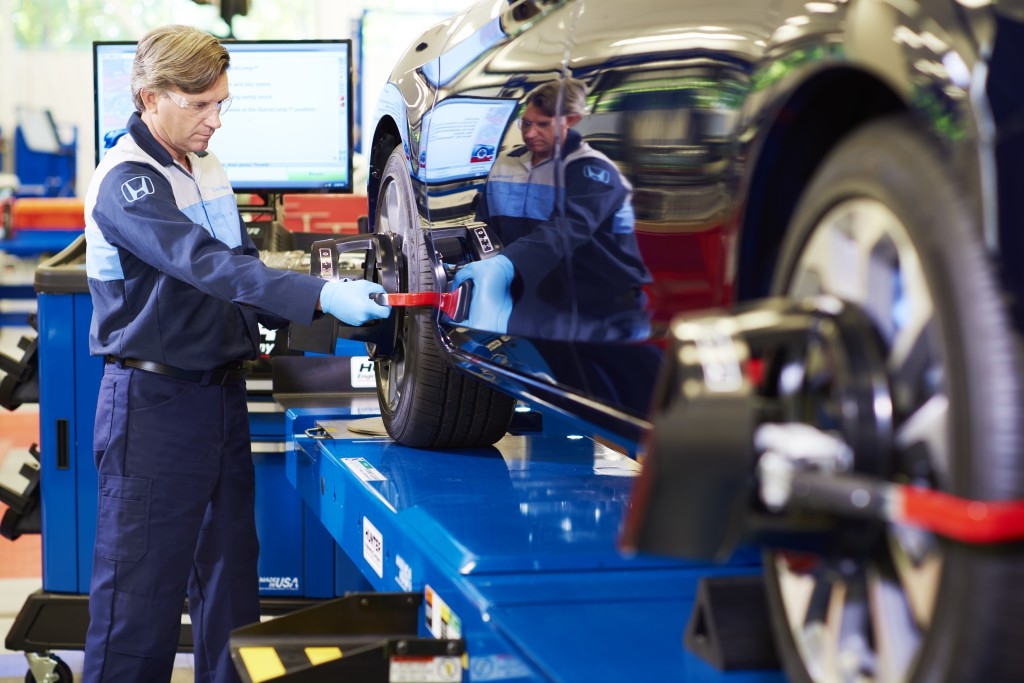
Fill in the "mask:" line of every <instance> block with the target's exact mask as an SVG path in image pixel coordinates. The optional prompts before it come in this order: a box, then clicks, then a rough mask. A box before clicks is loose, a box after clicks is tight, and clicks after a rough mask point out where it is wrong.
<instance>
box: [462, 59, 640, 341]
mask: <svg viewBox="0 0 1024 683" xmlns="http://www.w3.org/2000/svg"><path fill="white" fill-rule="evenodd" d="M560 91H561V92H560ZM525 105H526V106H525V109H524V111H523V114H522V117H521V118H520V120H519V126H520V128H521V130H522V134H523V142H524V143H525V144H524V146H522V147H517V148H516V149H514V150H512V151H511V152H510V153H508V154H505V155H502V156H501V157H499V158H498V160H497V161H496V162H495V164H494V166H493V168H492V169H491V172H490V175H489V176H488V179H487V184H486V186H485V187H484V189H483V191H482V193H481V195H480V197H479V198H478V204H477V218H478V219H479V220H482V221H484V222H486V223H488V224H489V225H490V226H491V227H492V228H493V229H494V230H495V232H496V234H497V236H498V237H499V239H500V240H501V242H502V243H503V244H504V245H505V247H504V250H503V251H502V253H501V254H500V255H499V256H496V257H493V258H490V259H486V260H484V261H478V262H474V263H471V264H469V265H467V266H466V267H465V268H463V269H462V270H461V271H459V273H458V274H457V275H456V278H455V285H456V286H457V285H458V284H459V283H461V282H462V281H463V280H466V279H472V280H473V281H474V285H475V288H476V289H475V290H474V295H473V304H475V306H471V307H470V316H469V319H468V321H467V324H468V325H469V326H470V327H477V328H480V329H487V330H490V331H494V332H502V333H504V332H509V333H511V334H516V335H525V336H537V337H547V338H573V339H588V340H594V341H597V340H609V339H630V338H637V337H643V336H645V335H646V333H647V328H648V317H647V314H646V313H645V311H644V304H645V302H646V297H645V295H644V294H643V292H642V290H641V287H642V286H643V285H644V284H645V283H647V282H649V281H650V275H649V274H648V272H647V268H646V267H645V266H644V263H643V260H642V259H641V257H640V251H639V249H638V247H637V242H636V236H635V235H634V233H633V223H634V219H633V207H632V204H631V195H632V187H631V186H630V184H629V182H628V181H627V180H626V179H625V178H623V177H622V175H621V174H620V173H619V171H618V169H617V168H616V167H615V165H614V164H613V163H612V162H611V161H610V160H609V159H608V158H607V157H606V156H605V155H604V154H602V153H601V152H599V151H597V150H595V149H593V148H591V147H590V145H588V144H587V143H586V142H584V141H583V139H582V137H581V135H580V134H579V133H578V132H577V131H575V130H573V129H572V127H573V126H574V125H576V124H577V123H579V121H580V120H581V118H582V116H583V113H584V111H585V106H586V89H585V86H584V84H583V83H582V82H581V81H579V80H576V79H571V78H570V79H566V80H565V81H557V80H556V81H551V82H548V83H545V84H544V85H541V86H540V87H538V88H536V89H535V90H533V91H531V92H530V93H529V94H528V95H527V97H526V99H525ZM560 112H561V113H560ZM559 113H560V115H559ZM560 139H561V140H564V144H562V146H561V149H560V150H559V149H558V141H559V140H560ZM560 162H561V163H560ZM474 309H475V310H474ZM573 313H575V315H573Z"/></svg>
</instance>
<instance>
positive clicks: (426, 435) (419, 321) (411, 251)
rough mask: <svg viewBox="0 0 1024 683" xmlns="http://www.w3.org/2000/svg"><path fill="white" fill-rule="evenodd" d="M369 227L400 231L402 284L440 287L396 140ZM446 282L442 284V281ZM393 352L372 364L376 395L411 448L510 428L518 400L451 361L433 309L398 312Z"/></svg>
mask: <svg viewBox="0 0 1024 683" xmlns="http://www.w3.org/2000/svg"><path fill="white" fill-rule="evenodd" d="M374 231H375V232H379V233H385V232H393V233H396V234H398V235H400V237H401V245H402V246H401V249H402V256H403V258H402V261H403V263H404V264H405V267H404V269H403V273H402V274H401V275H400V281H401V282H400V287H401V290H402V291H406V292H417V291H435V290H437V291H440V290H441V288H440V287H438V285H437V282H436V281H437V278H438V277H443V276H438V275H436V274H435V271H434V265H433V263H432V262H431V259H430V255H429V253H428V251H427V243H426V239H425V235H424V231H423V229H422V227H421V225H420V219H419V213H418V211H417V205H416V197H415V194H414V193H413V187H412V182H411V180H410V178H409V164H408V162H407V161H406V158H405V153H404V151H403V149H402V148H401V147H398V148H396V149H395V151H394V152H392V154H391V156H390V157H389V158H388V161H387V164H386V165H385V166H384V173H383V175H382V178H381V184H380V193H379V195H378V200H377V213H376V216H375V217H374ZM442 284H444V283H442ZM398 315H399V319H398V339H397V342H396V344H395V350H394V353H393V354H391V355H390V356H389V357H388V358H384V359H382V360H380V361H379V362H378V363H377V364H376V376H377V397H378V399H379V400H380V407H381V417H382V419H383V421H384V426H385V427H386V428H387V431H388V434H389V435H390V436H391V438H393V439H394V440H395V441H397V442H398V443H400V444H403V445H405V446H412V447H415V448H432V449H440V448H478V447H482V446H490V445H493V444H494V443H495V442H497V441H498V440H499V439H501V438H502V437H503V436H504V435H505V433H506V432H507V431H508V426H509V423H510V422H511V420H512V413H513V409H514V408H515V401H514V400H513V399H512V398H511V397H509V396H507V395H505V394H502V393H500V392H497V391H495V390H493V389H491V388H490V387H489V386H487V385H486V384H484V383H482V382H480V381H478V380H475V379H473V378H471V377H469V376H468V375H465V374H463V373H461V372H459V371H458V370H456V369H455V368H453V367H452V366H451V364H450V363H449V362H448V360H447V358H446V357H445V354H444V352H443V349H442V348H441V346H440V344H439V341H438V336H437V329H438V327H437V315H438V314H437V311H435V310H434V309H432V308H408V309H404V310H402V311H400V312H399V314H398Z"/></svg>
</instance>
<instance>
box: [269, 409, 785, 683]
mask: <svg viewBox="0 0 1024 683" xmlns="http://www.w3.org/2000/svg"><path fill="white" fill-rule="evenodd" d="M287 422H288V425H289V428H288V431H289V433H290V434H291V436H290V437H289V447H288V452H287V454H286V458H287V464H286V471H287V476H288V478H289V480H290V481H291V482H292V484H293V485H294V486H295V488H296V489H297V490H298V491H299V493H300V494H301V496H302V498H303V499H304V500H305V501H306V503H307V504H308V505H309V506H310V507H311V508H312V510H313V512H314V514H315V515H316V516H318V517H319V518H320V520H321V522H322V523H323V524H324V526H325V527H326V529H327V530H328V531H329V532H330V534H331V535H332V536H333V537H334V539H335V540H336V541H337V542H338V544H339V545H340V547H341V548H342V550H343V551H344V552H345V553H346V554H347V555H348V556H349V557H350V558H351V559H352V560H353V562H354V563H355V564H356V565H357V567H358V568H359V569H360V570H361V571H362V573H363V574H364V576H365V577H366V578H367V579H368V580H369V582H370V583H371V584H372V585H373V587H374V589H375V590H376V591H381V592H405V593H415V594H420V595H422V597H423V607H422V608H421V609H420V617H419V625H418V629H417V630H418V635H419V636H420V637H430V636H433V637H434V638H461V639H464V640H465V645H466V652H467V653H468V657H466V658H465V659H464V660H463V665H462V666H463V668H464V671H463V677H462V678H461V679H458V680H468V681H492V680H502V681H556V682H570V681H573V682H574V681H588V682H595V681H679V682H711V681H723V682H725V681H737V682H740V681H742V682H748V681H749V682H753V681H761V682H769V681H770V682H773V683H774V682H779V683H781V682H782V681H784V678H783V676H782V674H781V673H780V672H778V671H774V670H771V671H739V672H723V671H719V670H718V669H716V668H715V667H713V666H711V665H710V664H708V663H707V662H705V661H704V660H703V659H701V658H699V657H697V656H696V655H694V654H692V653H691V652H689V651H687V650H686V649H685V648H684V647H683V644H682V640H683V633H684V630H685V628H686V626H687V620H688V618H689V616H690V613H691V611H692V608H693V604H694V601H695V599H696V596H697V586H698V582H699V581H700V579H701V578H704V577H708V576H731V575H750V574H756V573H759V572H760V564H759V556H758V554H757V553H756V552H754V551H752V550H751V551H750V552H749V553H743V556H742V557H741V558H739V559H738V561H736V560H734V561H733V562H732V563H730V564H729V565H708V564H697V563H690V562H684V561H679V560H667V559H663V558H656V557H640V556H637V557H625V556H623V555H622V554H620V553H619V552H618V551H617V549H616V540H617V538H618V534H619V529H620V525H621V523H622V519H623V514H624V511H625V508H626V505H627V501H628V498H629V493H630V490H631V487H632V483H633V478H634V476H635V474H636V473H637V472H638V466H637V464H636V463H635V461H633V460H631V459H629V458H627V457H625V456H623V455H620V454H618V453H616V452H614V451H612V450H610V449H608V448H606V447H604V446H603V445H601V444H600V443H598V442H596V441H594V440H592V439H590V438H587V437H586V436H583V435H579V434H574V433H573V428H572V426H571V425H570V424H568V423H553V422H552V421H551V420H550V419H547V418H546V419H545V428H544V431H543V432H541V433H531V434H521V435H509V436H506V437H505V438H504V439H503V440H502V441H500V442H499V443H498V444H497V445H496V446H495V447H493V448H488V449H475V450H467V451H458V452H444V451H427V450H415V449H409V448H405V447H402V446H399V445H397V444H395V443H394V442H393V441H392V440H390V439H389V438H387V437H386V436H379V435H374V432H376V430H377V429H381V427H380V426H379V425H380V422H379V419H378V420H373V419H367V418H366V417H365V416H362V415H358V414H352V411H351V410H350V409H349V407H347V406H341V407H339V408H338V409H337V410H336V411H333V412H325V411H324V410H323V409H322V408H321V409H316V410H294V409H293V410H290V411H289V412H288V415H287ZM350 427H354V428H355V429H357V430H359V431H352V430H350V429H349V428H350ZM367 432H369V433H367ZM377 433H378V434H379V433H380V432H377Z"/></svg>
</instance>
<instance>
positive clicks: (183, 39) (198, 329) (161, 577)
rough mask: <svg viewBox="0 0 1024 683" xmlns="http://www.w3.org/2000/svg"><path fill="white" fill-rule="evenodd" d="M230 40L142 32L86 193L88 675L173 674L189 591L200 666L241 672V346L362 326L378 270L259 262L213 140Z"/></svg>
mask: <svg viewBox="0 0 1024 683" xmlns="http://www.w3.org/2000/svg"><path fill="white" fill-rule="evenodd" d="M229 60H230V58H229V55H228V52H227V50H226V49H225V48H224V47H223V46H222V45H221V44H220V43H219V42H218V41H217V39H216V38H215V37H213V36H211V35H209V34H206V33H204V32H202V31H200V30H198V29H195V28H191V27H187V26H179V25H169V26H164V27H162V28H158V29H156V30H154V31H151V32H150V33H148V34H147V35H146V36H145V37H143V39H142V40H141V41H140V42H139V44H138V47H137V50H136V54H135V59H134V62H133V65H132V72H131V91H132V98H133V100H134V103H135V107H136V112H135V113H133V114H132V115H131V117H130V119H129V121H128V126H127V130H128V132H127V134H126V135H124V136H122V137H121V138H120V139H119V140H118V142H117V144H116V145H115V146H114V147H113V148H112V149H111V150H110V151H109V152H108V153H107V154H106V155H105V156H104V158H103V160H102V162H101V163H100V164H99V166H98V167H97V169H96V172H95V174H94V175H93V178H92V180H91V182H90V184H89V189H88V192H87V196H86V199H85V215H86V230H85V232H86V271H87V275H88V281H89V290H90V292H91V294H92V301H93V305H94V313H93V319H92V329H91V332H90V350H91V352H92V353H93V354H95V355H99V356H103V357H105V361H106V363H105V366H104V373H103V379H102V382H101V385H100V390H99V398H98V400H97V407H96V425H95V440H94V441H95V442H94V449H95V458H96V465H97V469H98V474H99V509H98V515H97V524H96V545H95V550H94V558H93V575H92V584H91V588H90V593H89V617H90V624H89V629H88V632H87V635H86V643H85V663H84V672H83V678H82V680H83V681H86V682H87V683H97V682H98V681H118V682H119V683H120V682H124V681H132V682H135V683H137V682H139V681H169V680H170V678H171V673H172V668H173V665H174V656H175V652H176V650H177V647H178V642H179V631H180V629H181V618H182V608H183V604H184V601H185V597H186V595H187V598H188V610H189V614H190V616H191V624H192V637H193V641H194V652H195V679H196V680H197V681H218V682H226V681H236V680H238V676H237V675H236V673H235V670H234V667H233V665H232V662H231V656H230V648H229V640H228V638H229V634H230V632H231V631H232V629H235V628H237V627H239V626H242V625H244V624H249V623H252V622H256V621H258V620H259V618H260V605H259V583H258V577H257V556H258V554H259V543H258V540H257V537H256V525H255V509H254V508H255V473H254V467H253V461H252V454H251V452H250V431H249V421H248V414H247V408H246V386H245V369H244V366H243V361H245V360H250V359H255V358H256V357H257V356H258V348H259V332H258V326H257V323H259V324H262V325H264V326H265V327H268V328H272V329H276V328H280V327H283V326H284V325H286V324H287V323H288V321H295V322H298V323H304V324H309V323H310V322H311V321H312V319H313V318H314V316H315V315H317V313H316V311H321V310H322V311H324V312H327V313H329V314H331V315H333V316H335V317H337V318H339V319H341V320H343V321H345V322H347V323H349V324H353V325H360V324H363V323H365V322H367V321H369V320H371V319H374V318H382V317H386V316H387V315H388V314H389V312H390V309H389V308H388V307H385V306H379V305H378V304H376V303H374V302H373V301H372V300H371V299H370V295H372V294H374V293H378V292H383V291H384V290H383V288H382V287H380V285H377V284H375V283H372V282H367V281H364V280H356V281H330V282H325V281H324V280H321V279H319V278H316V277H312V276H309V275H303V274H301V273H293V272H284V271H277V270H273V269H271V268H268V267H266V266H265V265H264V264H263V263H262V262H261V261H260V259H259V254H258V252H257V250H256V247H255V245H254V244H253V242H252V240H251V239H250V237H249V236H248V234H247V232H246V229H245V226H244V224H243V222H242V220H241V218H240V216H239V212H238V208H237V204H236V200H235V196H234V193H233V191H232V188H231V185H230V183H229V181H228V178H227V176H226V175H225V172H224V169H223V167H222V166H221V164H220V162H219V161H218V160H217V158H216V157H215V156H214V155H213V154H212V153H210V152H209V151H208V150H207V147H208V145H209V142H210V137H211V136H212V135H213V134H214V132H216V130H217V129H218V128H220V126H221V116H222V115H224V114H225V112H227V110H228V107H229V106H230V103H231V95H230V92H229V89H228V76H227V69H228V65H229Z"/></svg>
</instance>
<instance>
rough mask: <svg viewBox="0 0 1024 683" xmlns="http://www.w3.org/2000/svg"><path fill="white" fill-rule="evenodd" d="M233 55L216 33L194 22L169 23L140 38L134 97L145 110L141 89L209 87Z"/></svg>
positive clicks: (160, 90)
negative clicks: (187, 24)
mask: <svg viewBox="0 0 1024 683" xmlns="http://www.w3.org/2000/svg"><path fill="white" fill-rule="evenodd" d="M230 62H231V56H230V55H229V54H228V51H227V49H226V48H225V47H224V46H223V45H221V44H220V41H218V40H217V38H215V37H214V36H212V35H210V34H209V33H206V32H205V31H201V30H199V29H197V28H195V27H192V26H182V25H180V24H169V25H167V26H162V27H160V28H157V29H153V30H152V31H150V32H149V33H147V34H146V35H145V36H143V38H142V40H140V41H139V45H138V47H137V48H136V50H135V61H134V62H133V63H132V101H133V102H134V103H135V109H136V111H143V110H144V109H145V106H144V105H143V103H142V90H143V88H145V89H146V90H151V91H153V92H157V93H165V92H167V91H169V90H171V89H174V88H177V89H180V90H181V91H183V92H186V93H189V94H196V93H201V92H204V91H206V90H209V89H210V88H211V87H212V86H213V84H214V83H216V82H217V79H218V78H220V76H221V74H223V73H224V71H225V70H227V68H228V65H229V64H230Z"/></svg>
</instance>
